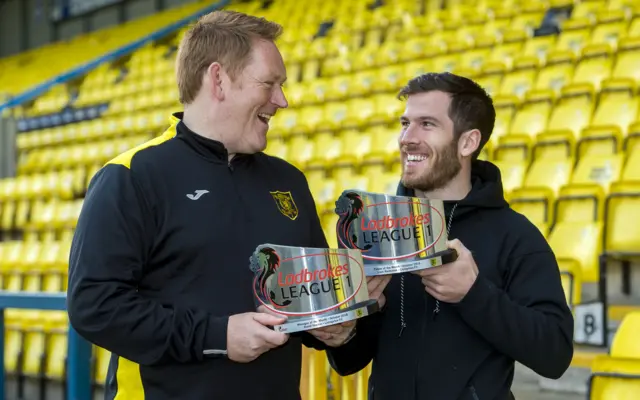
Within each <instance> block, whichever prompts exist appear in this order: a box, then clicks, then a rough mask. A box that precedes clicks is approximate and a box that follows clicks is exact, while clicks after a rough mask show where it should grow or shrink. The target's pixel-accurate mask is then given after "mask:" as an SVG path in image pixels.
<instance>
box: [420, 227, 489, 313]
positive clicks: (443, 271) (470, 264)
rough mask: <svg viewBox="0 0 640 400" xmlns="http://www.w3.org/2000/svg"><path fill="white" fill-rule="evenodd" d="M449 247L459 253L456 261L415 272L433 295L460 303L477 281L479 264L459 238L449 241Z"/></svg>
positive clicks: (449, 301) (445, 300) (441, 299)
mask: <svg viewBox="0 0 640 400" xmlns="http://www.w3.org/2000/svg"><path fill="white" fill-rule="evenodd" d="M447 247H449V248H450V249H454V250H456V252H457V253H458V259H457V260H456V261H454V262H452V263H450V264H445V265H441V266H438V267H433V268H427V269H424V270H421V271H416V272H414V273H415V274H416V275H419V276H420V277H422V284H423V285H424V287H425V290H426V291H427V293H429V294H430V295H431V296H433V297H435V298H436V299H438V300H440V301H444V302H446V303H459V302H460V301H461V300H462V299H463V298H464V296H466V295H467V293H468V292H469V289H471V286H473V284H474V282H475V281H476V278H477V276H478V266H477V265H476V262H475V261H474V260H473V256H472V255H471V252H470V251H469V250H468V249H467V248H466V247H464V245H463V244H462V243H461V242H460V241H459V240H458V239H455V240H452V241H450V242H447Z"/></svg>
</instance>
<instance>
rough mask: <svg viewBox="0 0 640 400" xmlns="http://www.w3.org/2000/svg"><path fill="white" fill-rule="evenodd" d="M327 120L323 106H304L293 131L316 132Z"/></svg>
mask: <svg viewBox="0 0 640 400" xmlns="http://www.w3.org/2000/svg"><path fill="white" fill-rule="evenodd" d="M326 120H327V117H326V113H325V106H320V105H312V106H306V107H304V108H303V109H302V111H301V112H300V118H299V119H298V120H297V121H296V126H295V129H294V131H295V132H300V133H310V132H314V131H316V130H317V129H318V128H320V127H321V126H322V124H323V123H324V122H325V121H326Z"/></svg>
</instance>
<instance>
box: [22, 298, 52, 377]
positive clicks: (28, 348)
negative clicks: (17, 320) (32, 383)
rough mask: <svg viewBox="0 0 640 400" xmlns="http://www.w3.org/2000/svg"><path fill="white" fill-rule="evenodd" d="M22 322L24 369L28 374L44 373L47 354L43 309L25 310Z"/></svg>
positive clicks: (33, 375)
mask: <svg viewBox="0 0 640 400" xmlns="http://www.w3.org/2000/svg"><path fill="white" fill-rule="evenodd" d="M25 314H26V318H25V319H24V320H23V323H22V327H21V328H22V331H23V333H24V342H23V348H22V351H23V365H22V371H23V373H24V374H25V375H26V376H32V377H36V376H39V375H40V374H42V373H43V372H44V371H43V370H42V369H43V368H42V367H43V365H42V359H43V357H44V355H45V345H46V336H45V333H44V326H45V323H44V317H43V312H42V311H31V310H29V311H25Z"/></svg>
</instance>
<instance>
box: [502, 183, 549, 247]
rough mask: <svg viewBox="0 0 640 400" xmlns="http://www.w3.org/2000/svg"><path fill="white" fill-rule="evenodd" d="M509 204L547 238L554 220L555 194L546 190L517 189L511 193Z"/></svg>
mask: <svg viewBox="0 0 640 400" xmlns="http://www.w3.org/2000/svg"><path fill="white" fill-rule="evenodd" d="M509 204H510V205H511V208H512V209H513V210H514V211H516V212H518V213H520V214H522V215H524V216H525V217H527V219H528V220H529V221H531V223H532V224H534V225H535V226H536V227H537V228H538V229H539V230H540V232H541V233H542V234H543V235H544V236H545V237H546V236H547V234H548V233H549V225H550V223H551V221H552V220H553V208H552V204H553V193H551V192H550V191H549V190H545V188H533V189H529V188H517V189H515V190H513V191H512V192H511V193H510V195H509Z"/></svg>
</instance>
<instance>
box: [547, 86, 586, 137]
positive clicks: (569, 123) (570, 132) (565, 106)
mask: <svg viewBox="0 0 640 400" xmlns="http://www.w3.org/2000/svg"><path fill="white" fill-rule="evenodd" d="M560 92H561V97H560V98H559V99H558V102H557V104H556V105H555V106H554V109H553V111H552V112H551V116H550V117H549V123H548V125H547V127H546V131H547V132H553V133H554V134H564V135H565V136H567V137H568V138H570V139H571V138H573V139H577V138H578V137H579V136H580V132H581V131H582V129H584V128H585V127H586V126H587V124H588V123H589V121H590V120H591V115H592V113H593V107H594V101H593V98H594V91H593V88H592V87H591V86H590V85H589V84H577V85H567V86H564V87H563V88H562V89H561V90H560Z"/></svg>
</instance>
